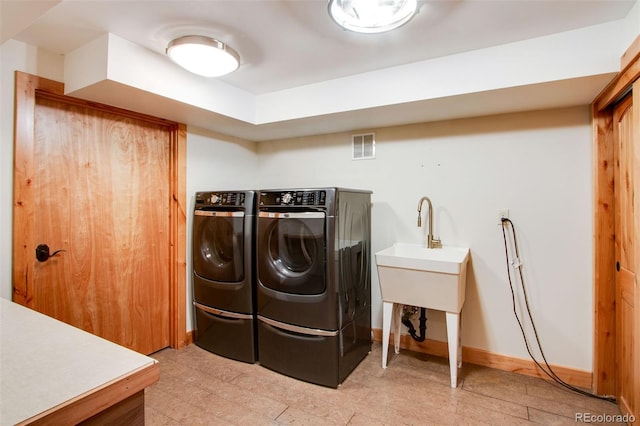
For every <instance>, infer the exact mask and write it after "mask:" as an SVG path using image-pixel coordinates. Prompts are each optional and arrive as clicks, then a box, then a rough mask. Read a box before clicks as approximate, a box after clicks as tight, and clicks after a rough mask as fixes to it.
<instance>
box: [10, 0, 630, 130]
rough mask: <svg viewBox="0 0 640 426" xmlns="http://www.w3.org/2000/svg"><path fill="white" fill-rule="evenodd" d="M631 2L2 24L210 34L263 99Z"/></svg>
mask: <svg viewBox="0 0 640 426" xmlns="http://www.w3.org/2000/svg"><path fill="white" fill-rule="evenodd" d="M635 2H636V0H628V1H627V0H587V1H581V0H555V1H551V0H539V1H538V0H534V1H528V0H510V1H509V0H504V1H502V0H496V1H491V0H464V1H452V0H439V1H420V2H419V3H420V4H421V6H420V12H419V14H418V15H417V16H416V17H415V18H414V19H413V20H412V21H410V22H409V23H408V24H406V25H405V26H403V27H401V28H400V29H398V30H396V31H394V32H390V33H385V34H378V35H373V34H355V33H352V32H348V31H344V30H341V29H340V28H338V27H337V25H336V24H335V23H334V22H333V21H332V20H331V19H330V18H329V17H328V15H327V2H326V0H286V1H282V0H230V1H225V0H201V1H184V0H172V1H158V0H137V1H121V0H112V1H105V0H85V1H73V0H65V1H49V2H47V1H12V0H1V3H0V5H1V7H2V9H1V10H0V14H1V22H0V25H1V27H2V42H3V43H4V42H5V41H6V40H7V39H10V38H12V39H15V40H18V41H22V42H25V43H28V44H31V45H35V46H39V47H41V48H43V49H45V50H48V51H51V52H54V53H59V54H63V55H64V54H68V53H69V52H72V51H74V50H75V49H77V48H79V47H81V46H83V45H85V44H86V43H88V42H89V41H91V40H94V39H96V38H98V37H100V36H102V35H104V34H105V33H111V34H115V35H117V36H118V37H120V38H122V39H125V40H128V41H130V42H133V43H135V44H136V45H139V46H142V47H145V48H147V49H149V50H151V51H154V52H157V53H159V54H163V52H164V49H165V47H166V45H167V43H168V42H169V41H170V40H171V39H173V38H175V37H178V36H182V35H189V34H200V35H208V36H211V37H214V38H217V39H219V40H221V41H223V42H225V43H227V44H229V45H230V46H231V47H233V48H234V49H235V50H236V51H238V53H239V54H240V56H241V65H240V68H239V69H238V70H237V71H236V72H234V73H232V74H230V75H228V76H225V77H222V78H220V80H221V81H223V82H225V83H227V84H229V85H231V86H234V87H236V88H238V89H242V90H244V91H246V92H249V93H251V94H254V95H263V94H268V93H271V92H275V91H280V90H283V89H290V88H295V87H299V86H303V85H308V84H312V83H319V82H325V81H328V80H332V79H336V78H340V77H347V76H352V75H355V74H360V73H364V72H369V71H376V70H381V69H385V68H389V67H393V66H398V65H404V64H412V63H415V62H419V61H424V60H427V59H432V58H439V57H445V56H449V55H454V54H458V53H461V52H469V51H474V50H478V49H483V48H487V47H491V46H499V45H504V44H507V43H512V42H517V41H521V40H527V39H532V38H537V37H541V36H546V35H550V34H556V33H562V32H565V31H570V30H575V29H579V28H585V27H589V26H593V25H597V24H600V23H605V22H611V21H616V20H619V19H623V18H625V16H626V15H627V14H628V13H629V11H630V10H631V9H632V8H633V6H634V4H635ZM387 124H388V123H387ZM391 124H393V123H391ZM271 127H273V126H271ZM328 129H329V130H331V129H332V128H331V127H330V126H329V127H328ZM237 134H238V135H239V136H248V135H246V134H243V133H242V132H238V133H237ZM274 135H275V136H280V135H278V134H274ZM292 135H295V132H294V134H292ZM249 136H250V135H249Z"/></svg>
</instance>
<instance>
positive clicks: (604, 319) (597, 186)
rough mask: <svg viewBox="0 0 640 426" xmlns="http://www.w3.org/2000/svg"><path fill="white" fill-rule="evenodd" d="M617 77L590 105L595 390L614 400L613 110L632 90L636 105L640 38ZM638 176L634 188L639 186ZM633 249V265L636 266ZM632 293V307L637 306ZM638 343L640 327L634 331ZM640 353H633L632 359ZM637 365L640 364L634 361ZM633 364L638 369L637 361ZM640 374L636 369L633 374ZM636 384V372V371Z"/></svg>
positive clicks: (639, 101) (638, 113)
mask: <svg viewBox="0 0 640 426" xmlns="http://www.w3.org/2000/svg"><path fill="white" fill-rule="evenodd" d="M620 69H621V71H620V73H619V74H618V75H617V76H616V77H615V78H614V79H613V81H612V82H611V83H609V85H608V86H607V87H606V88H605V89H604V90H603V91H602V92H601V93H600V94H599V95H598V96H597V97H596V99H595V100H594V101H593V103H592V104H591V117H592V122H591V124H592V137H593V141H592V155H593V187H594V189H593V194H594V197H593V198H594V199H593V201H594V229H593V232H594V259H593V264H594V271H593V276H594V283H593V291H594V293H593V294H594V298H593V301H594V354H593V384H592V388H593V391H594V392H596V393H598V394H601V395H615V394H616V382H615V375H616V372H615V364H616V361H615V342H616V335H615V332H616V318H615V313H616V312H615V299H616V291H615V290H616V288H615V273H616V271H615V262H616V259H615V227H614V226H615V219H614V214H615V211H614V138H613V126H614V123H613V107H614V105H615V104H616V103H617V102H618V101H619V100H621V99H622V97H623V96H624V95H626V94H627V93H629V91H632V93H633V103H634V104H635V105H640V36H638V37H637V38H636V40H635V41H634V42H633V43H632V44H631V46H630V47H629V49H627V51H626V52H625V53H624V54H623V55H622V58H621V60H620ZM634 122H636V123H637V122H640V108H637V107H636V108H634ZM639 174H640V173H636V174H635V175H636V176H635V177H634V180H635V186H636V188H637V187H640V186H638V183H639V182H640V176H637V175H639ZM639 198H640V197H636V202H635V205H636V215H635V219H634V222H635V226H636V229H638V230H640V219H639V218H640V214H638V212H640V208H638V206H640V202H639V200H638V199H639ZM639 253H640V250H638V247H636V254H635V259H636V265H640V259H639V258H638V255H639ZM639 294H640V291H636V306H640V305H639V304H638V303H637V302H638V300H637V299H638V295H639ZM635 315H636V322H635V323H636V324H640V309H636V311H635ZM635 336H636V337H635V341H636V342H638V341H640V327H637V330H635ZM639 353H640V348H636V351H635V355H636V358H640V356H639V355H638V354H639ZM638 361H640V360H638ZM635 365H640V362H636V364H635ZM636 370H640V369H636ZM635 376H636V383H638V378H639V377H640V371H636V372H635Z"/></svg>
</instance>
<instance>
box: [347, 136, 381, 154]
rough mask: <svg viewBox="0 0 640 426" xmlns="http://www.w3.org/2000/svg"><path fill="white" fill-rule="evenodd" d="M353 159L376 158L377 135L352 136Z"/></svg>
mask: <svg viewBox="0 0 640 426" xmlns="http://www.w3.org/2000/svg"><path fill="white" fill-rule="evenodd" d="M351 144H352V153H353V154H352V157H351V158H352V159H353V160H369V159H373V158H376V134H375V133H361V134H359V135H351Z"/></svg>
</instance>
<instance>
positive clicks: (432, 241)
mask: <svg viewBox="0 0 640 426" xmlns="http://www.w3.org/2000/svg"><path fill="white" fill-rule="evenodd" d="M425 201H426V202H427V204H428V205H429V229H428V231H427V248H442V241H440V240H439V239H437V238H433V205H432V204H431V200H430V199H429V197H422V198H420V201H418V227H420V226H422V204H423V203H424V202H425Z"/></svg>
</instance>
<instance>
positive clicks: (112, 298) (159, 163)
mask: <svg viewBox="0 0 640 426" xmlns="http://www.w3.org/2000/svg"><path fill="white" fill-rule="evenodd" d="M19 107H20V106H19V105H18V106H17V108H19ZM173 130H174V128H173V126H172V125H171V124H170V123H168V122H162V121H161V120H155V121H154V120H148V119H146V118H143V117H142V116H136V115H135V114H125V113H124V112H122V111H119V110H116V109H113V108H111V109H107V110H105V109H104V108H103V107H100V106H95V105H92V104H89V103H86V102H82V101H78V100H73V99H72V98H68V97H64V96H60V95H55V94H51V93H49V92H46V91H40V92H39V91H36V92H35V101H34V107H33V127H32V130H31V131H32V132H33V138H31V143H29V141H28V139H29V138H25V139H27V141H26V142H25V141H22V142H21V143H19V141H18V138H16V151H15V158H16V161H15V164H16V166H15V171H14V173H15V194H14V197H15V200H16V203H15V207H14V280H13V285H14V293H13V298H14V301H16V302H18V303H21V304H24V305H26V306H28V307H30V308H32V309H35V310H37V311H40V312H42V313H44V314H47V315H49V316H52V317H54V318H57V319H59V320H61V321H64V322H66V323H68V324H71V325H74V326H76V327H79V328H82V329H84V330H86V331H89V332H91V333H94V334H96V335H98V336H101V337H104V338H105V339H108V340H110V341H113V342H115V343H118V344H120V345H123V346H126V347H128V348H131V349H134V350H136V351H138V352H141V353H145V354H149V353H152V352H155V351H157V350H159V349H162V348H164V347H166V346H169V345H170V343H171V332H172V330H171V323H170V322H171V319H172V316H171V315H170V307H171V303H172V288H171V285H172V283H171V279H172V278H171V274H172V272H173V270H174V269H175V268H173V267H172V265H171V261H172V259H173V257H174V256H173V254H172V244H171V243H172V233H173V231H172V226H173V225H172V224H171V214H170V210H171V202H172V190H171V184H170V182H171V174H172V168H171V165H170V154H171V152H172V151H171V149H172V137H173V136H172V135H173ZM45 244H46V245H47V246H48V247H49V249H50V254H53V253H54V252H55V251H57V250H61V251H60V252H58V254H56V255H55V256H51V257H49V258H48V259H46V260H44V259H41V260H38V259H36V247H38V246H39V245H45ZM44 257H46V256H43V258H44ZM42 260H44V261H42Z"/></svg>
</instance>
